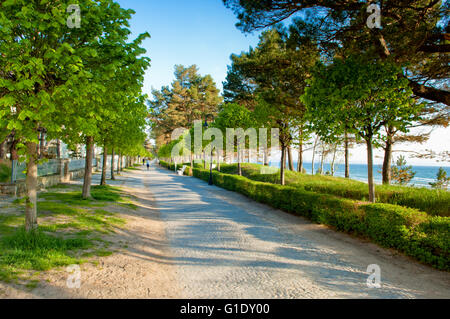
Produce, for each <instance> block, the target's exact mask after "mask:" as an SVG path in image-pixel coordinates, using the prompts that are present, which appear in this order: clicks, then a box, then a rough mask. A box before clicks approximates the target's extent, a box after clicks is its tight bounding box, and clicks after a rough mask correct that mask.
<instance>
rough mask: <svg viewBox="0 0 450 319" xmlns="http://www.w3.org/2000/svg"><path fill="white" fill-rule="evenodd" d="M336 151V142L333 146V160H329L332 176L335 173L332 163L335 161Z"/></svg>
mask: <svg viewBox="0 0 450 319" xmlns="http://www.w3.org/2000/svg"><path fill="white" fill-rule="evenodd" d="M336 153H337V144H336V145H335V146H334V151H333V160H332V161H331V167H330V171H331V176H334V174H335V171H334V165H335V163H336Z"/></svg>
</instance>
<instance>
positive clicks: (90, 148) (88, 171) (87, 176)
mask: <svg viewBox="0 0 450 319" xmlns="http://www.w3.org/2000/svg"><path fill="white" fill-rule="evenodd" d="M93 156H94V138H93V137H92V136H88V137H86V165H85V167H84V181H83V194H82V196H83V199H89V198H90V197H91V183H92V158H93Z"/></svg>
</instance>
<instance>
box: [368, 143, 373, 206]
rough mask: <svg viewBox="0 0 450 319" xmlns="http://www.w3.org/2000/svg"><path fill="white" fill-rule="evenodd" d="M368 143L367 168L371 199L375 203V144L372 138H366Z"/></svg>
mask: <svg viewBox="0 0 450 319" xmlns="http://www.w3.org/2000/svg"><path fill="white" fill-rule="evenodd" d="M366 144H367V170H368V172H367V173H368V174H367V176H368V182H369V201H370V202H371V203H375V184H374V182H373V146H372V138H369V139H367V140H366Z"/></svg>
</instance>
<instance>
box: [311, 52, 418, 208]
mask: <svg viewBox="0 0 450 319" xmlns="http://www.w3.org/2000/svg"><path fill="white" fill-rule="evenodd" d="M400 72H401V70H400V69H399V68H398V67H396V66H395V65H392V64H390V63H376V62H374V61H371V60H365V58H364V57H358V58H356V57H350V58H348V59H346V60H342V59H335V60H334V63H333V64H331V65H328V66H325V65H323V64H319V65H318V66H317V69H316V71H315V72H314V77H313V79H312V80H311V81H310V87H309V88H307V89H306V93H305V95H304V96H303V97H302V100H303V101H304V102H305V104H306V105H307V106H308V112H309V118H310V120H311V121H312V123H313V125H314V129H315V131H316V132H317V133H318V134H319V135H320V136H325V137H327V136H330V132H335V133H336V134H340V133H341V132H342V128H343V127H346V125H348V127H349V132H350V133H354V134H356V135H357V136H358V137H359V138H361V139H363V140H364V141H365V143H366V146H367V163H368V184H369V200H370V201H371V202H375V186H374V181H373V147H374V144H375V145H377V143H379V142H380V140H381V136H380V133H381V129H382V127H383V126H384V125H385V124H386V123H389V121H391V119H392V114H396V115H397V117H396V118H401V119H403V120H402V121H398V122H397V123H396V126H397V127H398V128H399V130H401V131H404V132H406V131H407V126H408V125H409V124H410V121H408V117H409V118H410V119H411V120H413V119H414V114H415V113H416V112H417V110H416V109H415V108H414V105H415V103H414V100H413V99H412V92H411V89H410V88H409V87H408V82H407V80H406V79H405V78H404V77H401V76H399V73H400Z"/></svg>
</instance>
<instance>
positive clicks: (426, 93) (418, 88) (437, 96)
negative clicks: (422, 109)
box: [409, 80, 450, 105]
mask: <svg viewBox="0 0 450 319" xmlns="http://www.w3.org/2000/svg"><path fill="white" fill-rule="evenodd" d="M409 85H410V86H411V88H412V90H413V92H414V94H415V95H417V96H419V97H421V98H424V99H427V100H431V101H436V102H440V103H444V104H445V105H450V92H449V91H445V90H440V89H436V88H433V87H430V86H425V85H422V84H419V83H417V82H414V81H412V80H409Z"/></svg>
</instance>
